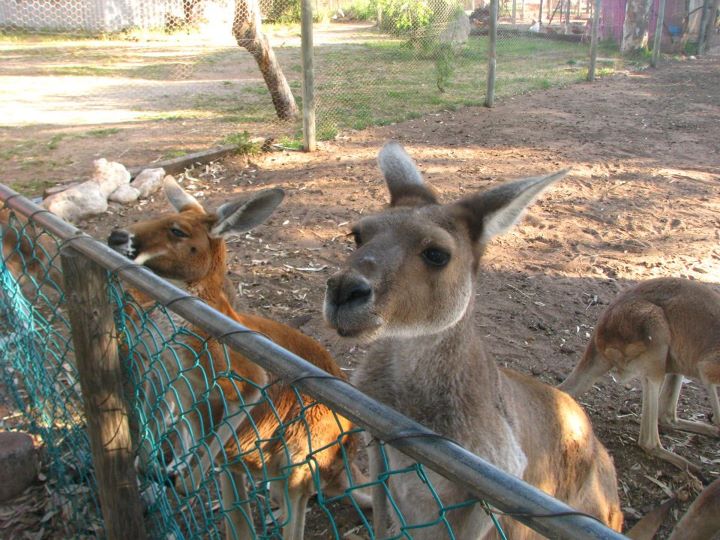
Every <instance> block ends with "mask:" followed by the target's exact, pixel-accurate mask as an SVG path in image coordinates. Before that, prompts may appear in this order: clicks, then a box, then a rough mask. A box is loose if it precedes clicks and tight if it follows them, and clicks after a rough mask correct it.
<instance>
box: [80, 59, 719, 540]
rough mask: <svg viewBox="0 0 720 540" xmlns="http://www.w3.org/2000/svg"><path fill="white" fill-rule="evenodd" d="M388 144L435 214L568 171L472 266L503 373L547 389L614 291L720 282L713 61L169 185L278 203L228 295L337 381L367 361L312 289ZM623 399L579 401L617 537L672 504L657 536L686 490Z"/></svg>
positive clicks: (699, 395) (709, 476)
mask: <svg viewBox="0 0 720 540" xmlns="http://www.w3.org/2000/svg"><path fill="white" fill-rule="evenodd" d="M391 138H394V139H397V140H399V141H401V142H402V143H403V144H404V145H405V146H406V148H407V149H408V151H409V152H410V153H411V154H412V155H413V156H414V157H415V158H416V160H417V162H418V164H419V166H420V168H421V170H422V171H423V173H424V175H425V178H426V180H428V181H429V182H430V183H431V184H432V185H434V186H435V187H436V188H437V189H438V191H439V192H440V193H441V194H442V199H443V200H444V201H450V200H453V199H455V198H457V197H459V196H462V195H464V194H469V193H472V192H474V191H476V190H481V189H484V188H486V187H488V186H491V185H494V184H496V183H497V182H499V181H500V180H502V179H509V178H516V177H522V176H529V175H535V174H539V173H544V172H550V171H553V170H556V169H560V168H564V167H570V168H571V169H572V172H571V173H570V175H569V176H568V177H567V178H566V179H565V180H563V181H562V182H561V183H560V184H559V185H558V186H557V187H555V188H553V189H552V190H551V192H550V193H548V194H547V195H545V196H543V197H542V199H541V200H540V201H539V202H538V203H536V204H535V205H534V206H533V207H532V209H531V210H530V212H529V214H528V215H527V216H526V218H525V219H524V220H523V221H522V222H521V223H520V224H519V225H518V226H517V227H516V228H515V230H514V231H513V232H512V233H510V234H508V235H506V236H505V237H502V238H500V239H497V240H495V241H494V242H493V243H492V245H491V246H490V248H489V249H488V251H487V254H486V256H485V259H484V265H483V267H482V270H481V272H480V275H479V279H478V303H477V328H478V331H479V332H482V334H483V336H484V338H485V342H486V346H487V349H488V351H489V352H491V353H492V354H493V355H494V357H495V358H496V360H497V362H498V363H500V364H502V365H507V366H510V367H513V368H515V369H518V370H521V371H524V372H528V373H531V374H532V375H534V376H536V377H538V378H540V379H542V380H544V381H546V382H548V383H549V384H553V385H554V384H557V383H559V382H560V381H562V380H563V378H564V376H565V375H567V374H568V373H569V372H570V370H571V369H572V367H573V365H574V364H575V363H576V362H577V361H578V360H579V358H580V355H581V353H582V351H583V349H584V347H585V345H586V343H587V341H588V337H589V332H591V330H592V328H593V325H594V324H595V321H596V320H597V318H598V316H599V315H600V313H601V312H602V310H603V309H604V308H605V307H606V306H607V304H608V303H609V302H610V301H611V300H612V299H613V298H614V297H615V296H616V295H617V293H618V292H619V291H620V290H623V289H625V288H627V287H628V286H630V285H632V284H634V283H636V282H638V281H639V280H643V279H647V278H651V277H657V276H684V277H688V278H690V279H696V280H700V281H705V282H711V283H714V284H716V285H717V284H718V283H720V246H719V243H718V242H719V240H720V57H717V56H712V57H706V58H704V59H699V60H686V61H682V62H673V63H667V64H664V65H663V66H662V67H661V68H659V69H658V70H647V71H643V72H637V73H621V74H617V75H614V76H612V77H608V78H604V79H602V80H600V81H598V82H596V83H595V84H577V85H572V86H569V87H566V88H563V89H551V90H547V91H543V92H538V93H534V94H530V95H524V96H520V97H516V98H514V99H510V100H507V101H505V102H502V103H499V104H497V106H496V107H495V108H494V109H492V110H488V109H483V108H467V109H461V110H458V111H455V112H442V113H439V114H434V115H430V116H427V117H423V118H419V119H416V120H412V121H408V122H404V123H402V124H396V125H391V126H386V127H382V128H376V129H369V130H365V131H362V132H352V133H347V134H345V135H343V136H342V137H340V138H338V139H337V140H335V141H333V142H331V143H324V144H322V145H321V147H320V150H319V151H318V152H317V153H314V154H312V155H308V154H303V153H291V152H274V153H269V154H264V155H262V156H259V157H256V158H252V159H251V161H250V163H249V164H248V163H247V162H246V161H245V160H242V159H239V158H231V159H228V160H225V161H224V162H223V163H220V164H216V165H213V166H209V167H205V168H200V169H197V170H194V171H191V173H190V175H189V177H188V178H185V180H184V184H185V186H186V187H188V188H189V189H191V190H193V192H194V193H195V194H196V195H197V196H198V198H200V199H201V200H202V201H203V202H204V203H206V205H207V206H208V207H209V208H213V207H214V206H216V205H219V204H220V203H222V202H223V201H225V200H227V199H228V198H230V197H231V196H232V194H233V193H241V192H248V191H253V190H256V189H260V188H264V187H268V186H280V187H282V188H284V189H285V190H286V192H287V198H286V200H285V202H284V203H283V205H282V206H281V208H280V209H279V211H278V212H277V213H276V214H275V216H274V217H273V218H271V220H270V221H269V223H268V224H267V225H265V226H262V227H260V228H258V229H257V230H256V231H253V232H252V233H251V234H250V235H248V236H247V237H246V238H244V239H239V240H238V241H236V242H232V243H231V248H230V249H231V253H232V257H231V278H232V279H233V281H234V282H235V283H236V284H237V286H238V289H239V290H240V292H241V293H242V297H243V302H244V303H245V305H246V306H247V307H248V308H249V309H251V310H253V311H255V312H257V313H260V314H263V315H266V316H270V317H274V318H277V319H279V320H283V321H287V322H290V323H291V324H294V325H296V326H298V327H299V328H301V329H302V330H303V331H304V332H306V333H308V334H310V335H312V336H315V337H317V338H319V339H320V340H321V341H322V342H323V343H324V344H325V345H327V346H328V347H329V349H330V350H331V351H332V352H333V353H334V354H335V356H336V358H337V359H338V360H339V362H340V363H341V365H343V366H344V367H345V368H347V369H348V371H351V370H352V369H353V367H354V366H355V365H356V364H357V363H358V362H361V361H362V359H363V356H364V354H365V352H366V347H365V346H364V345H359V344H357V343H354V342H352V341H343V340H340V339H339V338H338V337H336V336H335V335H334V334H333V332H331V331H330V330H329V329H327V328H326V327H325V325H324V323H323V321H322V319H321V315H320V313H321V310H320V307H321V304H322V298H323V292H324V284H325V281H326V279H327V278H328V276H329V275H330V274H331V273H332V272H333V271H335V269H336V268H337V267H338V265H339V262H340V261H341V260H342V259H343V258H344V256H345V255H346V254H347V253H348V252H349V251H351V249H352V247H351V240H350V239H349V238H348V237H347V236H346V235H347V233H348V232H349V229H350V224H351V223H352V222H353V221H354V220H355V219H357V218H358V217H360V216H362V215H365V214H368V213H372V212H374V211H377V210H379V209H381V208H382V207H383V205H384V204H385V203H386V201H387V195H386V190H385V188H384V185H383V183H382V181H381V179H380V175H379V172H378V170H377V167H376V164H375V157H376V155H377V151H378V149H379V148H380V146H381V145H382V144H383V142H384V141H386V140H387V139H391ZM164 209H166V203H165V202H164V201H162V200H160V199H158V200H157V201H154V202H150V203H148V204H145V205H142V206H139V207H137V208H118V207H116V208H114V209H113V211H112V214H111V215H110V216H101V217H99V218H97V219H93V220H90V221H89V222H86V223H83V224H81V226H82V227H83V228H85V229H86V230H88V231H89V232H91V233H92V234H94V235H96V236H98V237H105V235H106V234H107V232H108V230H109V228H110V227H112V226H116V225H122V224H125V223H127V222H129V221H133V220H135V219H138V218H141V217H144V216H146V215H149V214H151V213H154V212H159V211H161V210H164ZM640 398H641V391H640V384H639V381H634V382H631V383H629V384H625V385H620V384H616V383H614V382H613V381H612V380H611V379H610V377H605V378H603V379H602V380H601V381H600V382H598V383H597V384H596V386H595V388H594V389H592V390H591V391H590V392H588V393H587V394H586V395H584V396H583V397H582V398H581V400H580V401H581V403H582V404H583V405H584V406H585V408H586V409H587V411H588V413H589V414H590V416H591V418H592V420H593V423H594V426H595V429H596V432H597V434H598V436H599V438H600V439H601V440H602V442H603V443H604V444H605V445H606V446H607V447H608V449H609V450H610V452H611V454H612V456H613V457H614V460H615V465H616V468H617V472H618V478H619V483H620V497H621V500H622V506H623V510H624V512H625V517H626V523H627V525H632V524H633V523H634V522H635V521H636V520H637V518H638V517H639V516H641V515H644V514H646V513H647V512H648V511H649V510H651V509H652V508H654V507H655V506H657V505H658V504H659V503H661V502H662V501H664V500H666V499H667V498H668V496H669V495H671V494H674V493H679V494H680V498H681V499H683V500H682V501H681V502H680V503H679V504H678V505H676V506H675V508H674V510H673V513H672V515H671V517H670V518H669V519H668V522H667V524H666V525H665V527H664V529H663V531H662V533H661V537H665V536H666V535H667V533H668V532H669V530H670V527H671V526H672V524H673V523H674V522H675V521H676V520H677V518H678V516H679V515H680V514H681V513H682V512H683V511H684V508H686V507H687V505H688V504H689V501H688V498H689V499H690V500H691V499H692V498H693V497H694V496H695V494H696V493H697V491H698V489H699V486H700V483H699V482H698V479H696V478H694V477H691V476H690V475H688V474H687V473H683V472H681V471H679V470H677V469H675V468H674V467H672V466H671V465H669V464H667V463H665V462H663V461H660V460H657V459H654V458H651V457H650V456H648V455H646V454H645V453H644V452H643V451H642V450H641V449H640V448H639V447H638V446H637V444H636V439H637V435H638V431H639V419H640ZM680 415H681V417H684V418H693V419H702V420H705V421H709V420H710V419H711V416H712V415H711V413H710V407H709V404H708V399H707V396H706V393H705V391H704V389H703V388H702V387H700V386H699V385H698V384H696V383H694V382H687V383H686V384H685V386H684V389H683V392H682V395H681V404H680ZM662 439H663V444H664V445H665V446H666V448H669V449H672V450H673V451H675V452H677V453H679V454H681V455H683V456H685V457H687V458H688V459H691V460H692V461H694V462H696V463H698V464H699V465H701V466H702V469H703V474H702V475H703V478H702V479H700V480H702V481H704V482H709V481H711V480H713V479H715V478H716V477H718V475H720V454H718V450H717V449H718V441H717V440H713V439H710V438H707V437H703V436H698V435H692V434H686V433H682V432H674V431H673V432H666V433H662ZM313 515H316V514H315V513H314V514H313ZM310 526H311V530H312V533H313V536H314V537H318V538H321V537H323V536H324V535H323V529H322V528H320V526H318V527H314V526H313V520H312V517H311V519H310ZM349 526H352V524H349ZM349 528H350V527H349Z"/></svg>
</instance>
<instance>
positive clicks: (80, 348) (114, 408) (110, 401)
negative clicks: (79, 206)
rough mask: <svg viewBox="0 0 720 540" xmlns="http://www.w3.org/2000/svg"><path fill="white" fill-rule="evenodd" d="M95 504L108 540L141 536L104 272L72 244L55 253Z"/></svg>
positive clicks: (140, 514)
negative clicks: (96, 493) (62, 282)
mask: <svg viewBox="0 0 720 540" xmlns="http://www.w3.org/2000/svg"><path fill="white" fill-rule="evenodd" d="M61 260H62V268H63V275H64V277H65V291H66V298H67V305H68V314H69V318H70V324H71V327H72V338H73V344H74V346H75V360H76V363H77V369H78V375H79V379H80V386H81V388H82V394H83V402H84V405H85V416H86V419H87V430H88V435H89V438H90V448H91V450H92V455H93V464H94V466H95V477H96V478H97V483H98V490H99V495H100V507H101V508H102V513H103V518H104V521H105V530H106V535H107V537H108V538H109V539H110V540H115V539H117V540H126V539H129V538H132V539H133V540H138V539H144V538H146V536H147V535H146V532H145V522H144V520H143V509H142V505H141V502H140V494H139V492H138V484H137V478H136V475H135V467H134V465H133V451H132V440H131V436H130V427H129V416H130V407H129V405H128V402H127V399H126V397H125V393H124V390H123V379H124V377H123V372H122V368H121V365H120V357H119V354H118V344H117V332H116V330H115V323H114V320H113V312H112V308H111V307H110V303H109V301H108V292H107V285H108V284H107V276H106V272H105V270H104V269H103V268H102V267H101V266H99V265H98V264H96V263H94V262H92V261H90V260H89V259H86V258H85V257H84V256H82V255H80V254H79V253H78V252H76V251H75V250H73V249H72V248H66V249H64V250H63V251H62V252H61Z"/></svg>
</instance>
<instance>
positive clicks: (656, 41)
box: [650, 0, 665, 67]
mask: <svg viewBox="0 0 720 540" xmlns="http://www.w3.org/2000/svg"><path fill="white" fill-rule="evenodd" d="M664 19H665V0H660V5H659V6H658V14H657V21H656V22H655V35H654V36H653V50H652V58H651V60H650V65H651V66H652V67H657V64H658V58H659V57H660V47H661V44H660V40H661V39H662V32H663V22H664Z"/></svg>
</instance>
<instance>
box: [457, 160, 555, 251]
mask: <svg viewBox="0 0 720 540" xmlns="http://www.w3.org/2000/svg"><path fill="white" fill-rule="evenodd" d="M568 172H569V170H568V169H565V170H562V171H558V172H556V173H552V174H548V175H546V176H536V177H533V178H523V179H522V180H514V181H512V182H507V183H505V184H502V185H500V186H498V187H495V188H492V189H489V190H487V191H484V192H482V193H479V194H477V195H472V196H470V197H467V198H465V199H461V200H460V201H458V202H456V203H454V206H456V207H459V208H460V210H461V213H462V214H463V215H464V216H465V219H466V221H467V223H468V227H469V229H470V234H471V235H472V238H473V240H474V241H475V242H477V243H480V244H486V243H487V242H489V241H490V240H491V239H492V238H494V237H495V236H497V235H499V234H503V233H505V232H507V231H508V230H510V229H511V228H512V227H513V226H514V225H515V224H516V223H517V222H518V221H519V220H520V218H521V217H522V215H523V213H524V212H525V209H526V208H527V207H528V206H529V205H530V204H532V202H533V201H534V200H535V199H536V198H537V197H538V196H539V195H540V194H541V193H542V192H543V191H545V190H546V189H547V188H548V187H550V186H551V185H552V184H553V183H555V182H557V181H558V180H560V179H561V178H562V177H563V176H565V175H566V174H567V173H568Z"/></svg>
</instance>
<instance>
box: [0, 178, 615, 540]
mask: <svg viewBox="0 0 720 540" xmlns="http://www.w3.org/2000/svg"><path fill="white" fill-rule="evenodd" d="M0 200H3V201H4V202H5V204H6V207H5V208H4V209H2V210H1V211H2V214H1V215H0V217H1V218H2V221H1V223H2V227H1V228H0V232H1V233H2V236H1V237H0V240H1V242H2V246H3V249H2V255H3V256H2V259H1V260H0V278H1V279H0V314H1V315H0V332H2V334H1V335H0V339H2V342H3V350H4V351H5V355H4V358H3V363H2V364H1V365H0V374H1V375H2V381H3V384H4V385H5V386H6V388H7V389H8V390H9V391H10V395H11V396H12V398H13V404H14V406H15V407H17V408H18V409H19V410H20V411H21V412H22V415H21V416H20V417H19V418H18V419H17V427H20V428H23V429H26V430H28V431H30V432H32V433H34V434H36V435H37V436H38V437H40V439H41V440H42V442H43V447H44V452H45V456H44V463H45V469H44V470H45V471H47V474H48V475H49V477H50V478H49V485H50V486H51V487H52V490H51V491H49V492H43V493H41V494H40V493H38V494H35V496H36V497H41V498H42V500H43V501H44V502H43V509H44V511H45V512H46V514H45V515H44V516H43V518H42V519H38V521H37V523H36V524H35V525H36V527H41V530H39V531H38V530H34V531H32V532H33V533H34V534H40V535H48V536H50V537H73V538H97V537H103V536H105V534H107V535H108V536H110V537H122V538H124V537H132V538H138V539H140V538H142V537H143V535H144V534H145V532H147V535H148V536H149V537H152V538H242V539H246V538H263V539H270V538H280V537H286V538H295V539H298V538H302V537H303V535H304V536H305V537H307V538H318V539H320V538H346V537H350V536H352V537H353V538H358V537H359V538H374V535H373V532H372V525H371V524H372V517H371V515H370V514H369V511H368V510H369V509H368V505H369V496H368V494H367V491H368V488H370V487H372V486H374V485H381V486H382V487H383V491H384V492H385V494H386V496H387V497H388V500H389V503H390V508H391V511H392V512H393V514H394V517H395V521H396V523H397V527H396V529H395V531H394V533H393V534H394V535H393V536H392V538H412V537H413V535H414V534H416V533H418V532H419V531H421V530H423V529H429V530H432V531H436V532H437V534H439V535H442V536H447V537H449V538H454V537H455V535H454V533H453V531H452V526H451V521H450V520H451V519H452V516H453V514H454V513H455V512H464V511H467V509H468V508H469V507H471V506H474V505H481V506H480V507H479V508H481V509H482V510H483V511H484V512H486V513H487V514H488V516H489V517H488V519H489V520H491V522H492V523H493V524H494V527H495V528H496V531H497V533H498V535H499V537H501V538H502V537H504V535H503V532H502V525H501V521H504V520H507V519H509V517H507V516H516V518H517V519H519V520H521V521H522V522H523V523H525V524H527V525H529V526H532V527H533V528H535V529H536V530H538V531H541V532H543V533H544V534H548V535H551V536H553V537H563V538H577V537H580V536H584V535H588V536H589V537H593V538H613V539H614V538H621V536H620V535H618V534H617V533H614V532H613V531H610V530H609V529H606V528H605V527H604V526H602V525H601V524H600V523H599V522H598V521H596V520H595V518H591V517H589V516H586V515H584V514H581V513H579V512H576V511H573V510H572V509H570V508H569V507H567V506H566V505H564V504H562V503H560V502H558V501H555V500H554V499H552V498H550V497H549V496H547V495H545V494H544V493H542V492H540V491H539V490H537V489H536V488H533V487H531V486H529V485H527V484H524V483H523V482H522V481H520V480H519V479H517V478H514V477H512V476H510V475H508V474H506V473H503V472H502V471H499V470H498V469H496V468H494V467H493V466H491V465H489V464H488V463H486V462H484V461H482V460H480V459H479V458H477V457H475V456H472V455H471V454H469V453H467V452H466V451H464V450H463V449H462V448H460V447H459V446H457V445H456V444H455V443H453V442H452V441H449V440H447V439H445V438H443V437H439V436H437V435H436V434H434V433H432V432H430V431H429V430H427V429H425V428H423V427H422V426H420V425H419V424H416V423H414V422H412V421H411V420H409V419H407V418H405V417H403V416H402V415H400V414H399V413H397V412H395V411H393V410H392V409H390V408H388V407H385V406H383V405H381V404H379V403H377V402H374V401H373V400H371V399H370V398H368V397H367V396H364V395H363V394H361V393H360V392H359V391H357V390H356V389H354V388H353V387H352V386H350V385H349V384H348V383H347V382H346V381H345V377H344V376H343V374H342V372H341V371H340V370H339V369H338V368H337V366H335V367H334V369H333V365H334V364H332V365H330V366H325V365H323V364H322V362H320V361H318V360H317V356H315V357H314V358H311V359H312V363H308V362H306V361H304V360H302V359H300V358H299V357H297V356H294V355H293V354H291V353H289V352H288V351H287V350H284V349H281V348H280V347H278V346H277V345H275V344H274V343H273V342H272V341H270V340H268V339H267V338H266V337H265V336H264V335H263V334H261V333H259V332H258V331H253V330H250V329H248V328H246V327H243V326H240V325H238V324H237V323H236V322H235V321H233V320H231V319H228V318H227V317H224V316H223V315H221V314H220V313H218V312H216V311H214V310H213V309H212V308H210V307H208V306H207V305H206V304H204V303H203V302H202V301H200V300H198V299H197V298H195V297H193V296H190V295H188V294H187V293H185V292H183V291H180V290H179V289H177V288H175V287H174V286H172V285H170V284H168V283H165V282H163V281H162V280H161V279H159V278H157V277H156V276H154V275H153V274H152V273H150V272H149V271H148V270H147V269H144V268H142V267H139V266H137V265H136V264H134V263H131V262H130V261H128V260H127V259H125V258H124V257H122V256H121V255H119V254H118V253H116V252H114V251H112V250H111V249H110V248H108V247H107V246H105V245H102V244H99V243H98V242H96V241H94V240H92V239H90V237H88V236H85V235H81V234H79V231H78V230H77V229H75V228H74V227H72V226H70V225H68V224H66V223H64V222H62V221H61V220H59V219H58V218H56V217H54V216H52V215H51V214H49V213H48V212H47V211H45V210H42V209H40V208H39V207H37V206H35V205H34V204H32V203H31V202H30V201H28V200H27V199H24V198H22V197H19V196H18V195H17V193H15V192H13V191H12V190H9V189H8V188H6V187H5V186H2V185H0ZM93 283H96V284H97V287H95V288H94V287H93V285H92V284H93ZM66 288H69V291H72V292H69V291H68V290H65V289H66ZM106 310H107V313H109V314H110V318H109V323H108V325H107V326H103V325H104V323H103V320H102V319H103V313H104V312H105V311H106ZM78 323H81V324H82V326H78ZM258 328H261V327H258ZM262 329H263V333H264V334H268V335H273V331H274V330H273V328H272V325H270V326H265V327H262ZM71 336H72V339H71ZM280 337H282V336H280ZM108 338H109V339H108ZM96 339H99V340H100V341H99V342H98V343H99V344H100V345H101V347H100V348H95V349H94V348H93V347H92V346H91V342H92V341H93V340H96ZM223 344H225V345H223ZM115 350H117V351H118V354H119V357H118V358H119V363H118V364H117V365H116V366H115V367H113V364H112V359H113V357H114V352H113V351H115ZM76 353H77V356H76ZM238 355H240V356H238ZM309 358H310V356H309ZM247 359H251V360H252V361H253V362H254V361H257V362H258V363H259V365H260V366H262V368H263V369H266V370H267V373H268V378H267V382H262V381H261V379H262V377H260V375H257V374H255V375H251V374H249V375H243V374H242V370H241V369H240V368H239V367H238V366H241V365H243V362H245V363H247V362H248V360H247ZM318 366H322V367H324V368H325V369H327V370H328V371H323V370H322V369H319V367H318ZM246 367H247V366H246ZM246 373H250V372H247V371H246ZM113 384H116V386H115V388H116V392H110V393H108V389H109V388H113ZM121 394H122V395H121ZM123 396H124V397H123ZM123 411H125V412H123ZM108 415H111V416H113V418H115V419H120V421H119V422H118V423H117V424H116V425H115V424H113V423H108V422H109V420H108V419H109V416H108ZM361 426H362V427H364V428H367V429H370V430H371V431H372V433H373V434H374V435H375V436H376V437H377V440H376V442H373V443H372V444H379V445H381V448H382V449H383V450H384V448H385V445H386V444H390V445H392V446H394V447H395V448H397V449H400V450H401V451H402V452H403V453H405V454H407V455H408V456H409V457H411V459H412V460H417V461H415V462H412V461H411V462H409V464H408V465H407V466H406V467H404V468H403V469H399V470H393V469H388V470H386V471H385V472H383V473H382V474H380V476H379V477H377V478H366V477H365V475H364V473H363V472H362V463H363V460H364V456H363V454H364V444H362V443H361V439H360V432H361ZM111 428H112V429H111ZM103 437H105V439H104V443H103V444H99V442H98V441H100V440H102V439H103ZM126 437H127V445H126V446H124V445H123V444H118V441H119V442H120V443H122V441H123V440H125V438H126ZM381 441H387V442H381ZM383 453H384V452H383ZM386 461H387V460H386ZM122 463H126V464H129V465H130V466H129V468H127V470H125V471H124V473H123V466H122ZM401 475H402V476H409V477H411V478H413V479H414V484H413V485H414V486H415V489H418V490H427V491H428V492H429V493H430V494H431V495H432V496H433V498H434V499H435V500H436V502H437V512H436V513H434V514H433V515H428V516H425V520H426V521H412V522H411V521H408V520H407V518H406V516H404V515H403V513H402V512H401V510H400V507H399V505H398V504H397V503H396V502H395V501H394V500H393V497H392V493H391V491H390V489H389V487H388V483H389V482H393V481H394V479H396V478H397V477H398V476H401ZM443 477H444V478H448V479H451V480H452V481H455V482H458V483H460V484H461V485H463V486H465V487H466V488H467V490H468V491H467V493H468V494H467V500H464V501H461V500H452V501H446V500H443V499H442V497H441V496H440V492H439V491H438V490H437V489H436V487H435V483H436V482H437V481H439V480H441V479H442V478H443ZM311 495H316V497H315V501H314V502H313V503H311V504H310V511H309V512H307V513H306V506H307V505H308V501H309V499H310V496H311ZM135 500H136V501H137V508H136V509H135V510H133V501H135ZM485 501H487V502H485ZM491 505H493V506H491ZM496 514H505V516H504V517H502V518H497V517H495V516H496ZM24 526H25V529H20V528H18V529H13V530H8V531H6V532H7V533H8V534H9V535H10V537H16V536H17V535H20V534H24V533H27V532H30V531H28V529H27V527H28V525H27V524H25V525H24ZM128 531H135V532H134V533H133V534H132V536H127V535H128V534H130V532H128Z"/></svg>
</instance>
